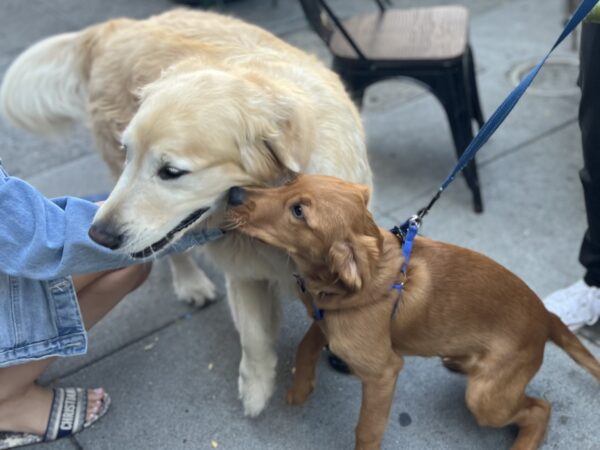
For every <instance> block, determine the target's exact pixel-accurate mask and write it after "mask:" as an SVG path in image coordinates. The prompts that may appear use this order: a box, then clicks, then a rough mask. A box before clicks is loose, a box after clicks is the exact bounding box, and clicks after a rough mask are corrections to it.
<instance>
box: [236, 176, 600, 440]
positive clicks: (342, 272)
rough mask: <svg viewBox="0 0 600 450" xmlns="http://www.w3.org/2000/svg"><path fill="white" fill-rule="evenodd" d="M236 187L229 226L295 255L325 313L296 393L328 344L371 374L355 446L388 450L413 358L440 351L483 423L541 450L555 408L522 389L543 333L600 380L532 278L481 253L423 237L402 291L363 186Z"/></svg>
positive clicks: (388, 242) (307, 388) (309, 382)
mask: <svg viewBox="0 0 600 450" xmlns="http://www.w3.org/2000/svg"><path fill="white" fill-rule="evenodd" d="M234 189H236V188H234ZM234 194H235V195H231V196H230V198H231V199H232V200H231V201H230V203H231V204H232V205H233V206H235V207H234V208H232V209H231V210H230V212H229V219H230V222H231V223H230V224H229V226H230V227H231V228H236V229H238V230H239V231H241V232H242V233H244V234H247V235H249V236H252V237H254V238H256V239H259V240H261V241H264V242H266V243H268V244H271V245H273V246H275V247H278V248H280V249H283V250H285V251H287V252H288V253H289V255H290V256H291V257H292V258H293V260H294V261H295V263H296V264H297V266H298V269H299V270H300V272H301V277H302V283H300V284H301V286H300V287H301V290H302V291H303V293H301V297H302V298H303V301H304V302H305V304H306V306H307V309H308V311H309V314H311V315H312V313H313V308H320V309H322V310H323V311H324V317H323V320H320V321H318V322H314V323H313V325H312V326H311V328H310V330H309V331H308V333H307V334H306V336H305V337H304V339H303V340H302V343H301V344H300V347H299V348H298V354H297V356H296V374H295V379H294V384H293V386H292V387H291V389H290V390H289V392H288V401H289V402H290V403H292V404H301V403H303V402H304V401H305V400H306V398H307V397H308V395H309V394H310V392H311V391H312V389H313V385H314V380H315V366H316V363H317V360H318V356H319V352H320V349H321V348H322V346H323V345H324V344H325V343H326V342H329V346H330V347H331V349H332V351H334V352H335V353H336V354H337V355H339V356H340V357H342V358H343V359H344V360H345V361H346V362H347V363H348V364H349V366H350V367H351V368H352V370H353V371H354V373H355V374H356V375H357V376H358V377H359V378H360V379H361V381H362V386H363V400H362V407H361V412H360V418H359V422H358V426H357V428H356V448H357V449H379V448H380V443H381V439H382V437H383V433H384V430H385V426H386V423H387V420H388V415H389V411H390V406H391V402H392V398H393V394H394V391H395V385H396V379H397V377H398V372H399V371H400V369H401V368H402V364H403V361H402V357H403V356H404V355H418V356H440V357H442V358H443V359H444V362H445V364H446V365H447V366H449V367H451V368H453V369H455V370H459V371H460V372H463V373H464V374H466V375H467V376H468V379H469V380H468V386H467V392H466V402H467V406H468V408H469V409H470V410H471V412H472V413H473V414H474V415H475V417H476V418H477V421H478V423H479V424H480V425H482V426H492V427H504V426H506V425H509V424H516V425H517V426H518V427H519V434H518V436H517V438H516V440H515V442H514V445H513V447H512V449H513V450H514V449H535V448H538V446H539V445H540V443H541V441H542V439H543V437H544V433H545V430H546V427H547V423H548V419H549V416H550V404H549V403H548V402H547V401H546V400H543V399H540V398H533V397H528V396H526V395H525V393H524V391H525V388H526V386H527V384H528V383H529V381H530V380H531V378H532V377H533V376H534V375H535V373H536V372H537V371H538V369H539V368H540V366H541V364H542V359H543V354H544V345H545V343H546V341H548V340H551V341H553V342H554V343H556V344H557V345H558V346H559V347H561V348H562V349H563V350H564V351H566V352H567V353H568V354H569V356H571V358H573V359H574V360H575V361H576V362H577V363H578V364H580V365H581V366H583V367H584V368H586V369H587V370H588V371H589V372H590V373H592V375H593V376H594V377H595V378H596V379H597V380H598V381H600V363H599V362H598V361H597V360H596V359H595V358H594V357H593V355H592V354H591V353H590V352H588V351H587V350H586V349H585V347H584V346H583V345H582V344H581V342H580V341H579V340H578V338H577V337H576V336H575V335H574V334H573V333H571V332H570V331H569V329H568V328H567V327H566V326H565V325H564V324H563V323H562V322H561V321H560V319H559V318H558V317H557V316H555V315H554V314H551V313H549V312H548V311H547V310H546V309H545V308H544V306H543V304H542V302H541V301H540V300H539V298H538V297H537V295H536V294H535V293H533V292H532V291H531V290H530V289H529V288H528V287H527V286H526V285H525V283H524V282H523V281H521V280H520V279H519V278H518V277H516V276H515V275H514V274H512V273H511V272H509V271H508V270H507V269H505V268H504V267H502V266H500V265H499V264H497V263H496V262H494V261H492V260H491V259H489V258H487V257H485V256H483V255H481V254H478V253H476V252H473V251H470V250H467V249H464V248H460V247H456V246H454V245H449V244H445V243H442V242H436V241H433V240H430V239H426V238H423V237H417V239H416V240H415V243H414V250H413V253H412V256H411V260H410V264H409V266H408V272H407V279H406V285H405V288H404V291H403V293H402V294H401V297H400V298H398V297H399V293H398V291H397V290H395V289H392V288H391V286H392V285H393V284H394V283H396V282H400V281H402V279H403V277H402V275H401V273H400V268H401V266H402V262H403V256H402V252H401V243H400V242H399V240H398V238H397V237H396V236H394V235H393V234H392V233H390V232H388V231H386V230H384V229H382V228H378V227H377V225H376V224H375V223H374V221H373V218H372V216H371V214H370V213H369V211H368V210H367V206H366V205H367V200H368V197H369V193H368V189H367V188H366V187H362V186H358V185H353V184H349V183H346V182H343V181H341V180H338V179H335V178H331V177H322V176H299V177H298V178H297V179H296V180H295V181H293V182H291V183H289V184H287V185H285V186H282V187H279V188H274V189H244V190H243V191H242V190H239V189H237V190H236V191H235V193H234ZM398 300H399V303H398V310H397V314H395V315H394V314H393V310H394V305H395V304H396V302H397V301H398Z"/></svg>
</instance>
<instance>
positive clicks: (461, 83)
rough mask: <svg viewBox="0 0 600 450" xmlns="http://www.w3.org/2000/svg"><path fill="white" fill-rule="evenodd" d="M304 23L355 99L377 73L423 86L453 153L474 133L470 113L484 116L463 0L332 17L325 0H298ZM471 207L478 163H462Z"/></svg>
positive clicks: (476, 200) (476, 197)
mask: <svg viewBox="0 0 600 450" xmlns="http://www.w3.org/2000/svg"><path fill="white" fill-rule="evenodd" d="M300 3H301V5H302V9H303V10H304V13H305V15H306V18H307V20H308V22H309V24H310V25H311V28H312V29H313V30H314V31H315V32H316V33H317V34H318V35H319V36H320V37H321V39H322V40H323V41H324V42H325V44H326V45H327V47H328V48H329V51H330V52H331V54H332V56H333V64H332V68H333V69H334V70H335V71H336V72H337V73H338V74H339V75H340V77H341V78H342V79H343V81H344V82H345V84H346V86H347V88H348V90H349V92H350V94H351V95H352V97H353V98H354V100H355V101H356V103H357V104H358V105H359V107H360V106H361V105H362V99H363V95H364V92H365V89H366V88H367V87H368V86H369V85H371V84H373V83H376V82H378V81H382V80H384V79H388V78H393V77H409V78H413V79H415V80H418V81H420V82H421V83H422V84H424V85H425V86H427V87H428V88H429V89H430V90H431V92H432V93H433V94H434V95H435V96H436V97H437V98H438V100H439V101H440V103H441V104H442V105H443V107H444V109H445V111H446V114H447V116H448V121H449V123H450V128H451V130H452V137H453V139H454V145H455V147H456V154H457V156H460V155H461V154H462V153H463V152H464V150H465V148H466V147H467V145H468V144H469V142H470V141H471V139H473V122H472V121H473V120H475V121H476V122H477V123H478V125H479V127H481V126H482V125H483V123H484V119H483V113H482V110H481V105H480V103H479V94H478V91H477V82H476V77H475V65H474V61H473V53H472V51H471V47H470V46H469V40H468V35H469V15H468V11H467V9H466V8H464V7H462V6H440V7H431V8H414V9H396V8H388V7H387V5H386V4H385V3H384V0H375V3H376V4H377V7H378V11H377V12H375V13H372V14H364V15H358V16H354V17H350V18H349V19H347V20H341V19H339V18H338V17H337V16H336V15H335V14H334V12H333V11H332V9H331V8H330V7H329V5H328V4H327V3H326V2H325V0H300ZM463 173H464V176H465V179H466V181H467V185H468V186H469V188H470V189H471V192H472V194H473V205H474V209H475V211H476V212H482V211H483V203H482V199H481V192H480V189H479V179H478V176H477V166H476V163H475V160H473V161H471V162H470V163H469V164H468V165H467V167H466V168H465V170H464V172H463Z"/></svg>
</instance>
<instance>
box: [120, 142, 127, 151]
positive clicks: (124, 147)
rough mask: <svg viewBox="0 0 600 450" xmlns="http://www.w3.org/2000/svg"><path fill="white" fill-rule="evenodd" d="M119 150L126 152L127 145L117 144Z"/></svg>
mask: <svg viewBox="0 0 600 450" xmlns="http://www.w3.org/2000/svg"><path fill="white" fill-rule="evenodd" d="M119 151H121V152H123V153H127V146H126V145H125V144H121V145H119Z"/></svg>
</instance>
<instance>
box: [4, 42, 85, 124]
mask: <svg viewBox="0 0 600 450" xmlns="http://www.w3.org/2000/svg"><path fill="white" fill-rule="evenodd" d="M79 36H80V33H65V34H59V35H57V36H52V37H49V38H47V39H44V40H42V41H40V42H38V43H36V44H34V45H32V46H31V47H29V48H28V49H27V50H25V52H23V53H22V54H21V55H19V57H18V58H17V59H16V60H15V61H14V62H13V63H12V65H11V66H10V67H9V68H8V71H7V72H6V75H5V76H4V80H3V81H2V86H1V87H0V113H1V114H2V115H3V116H4V117H6V118H7V119H8V120H10V121H11V122H12V123H14V124H15V125H17V126H19V127H21V128H24V129H26V130H28V131H30V132H33V133H36V134H56V133H60V132H61V131H63V129H64V128H66V127H67V126H68V125H70V124H72V123H73V122H75V121H84V120H85V118H86V116H87V113H86V99H87V95H86V90H87V88H86V83H85V81H84V76H83V69H82V67H83V61H82V55H81V52H80V49H81V46H80V45H79V39H78V38H79Z"/></svg>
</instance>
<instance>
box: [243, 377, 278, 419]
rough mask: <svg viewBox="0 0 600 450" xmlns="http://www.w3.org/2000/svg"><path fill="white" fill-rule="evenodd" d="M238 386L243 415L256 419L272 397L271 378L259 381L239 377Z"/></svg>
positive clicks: (272, 386)
mask: <svg viewBox="0 0 600 450" xmlns="http://www.w3.org/2000/svg"><path fill="white" fill-rule="evenodd" d="M238 386H239V390H240V400H242V404H243V405H244V414H245V415H246V416H248V417H256V416H258V415H259V414H260V413H261V412H262V411H263V410H264V409H265V407H266V406H267V403H268V402H269V399H270V398H271V395H273V389H274V382H273V380H272V378H271V377H269V378H268V379H260V378H257V377H254V378H248V377H244V376H242V375H240V378H239V381H238Z"/></svg>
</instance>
